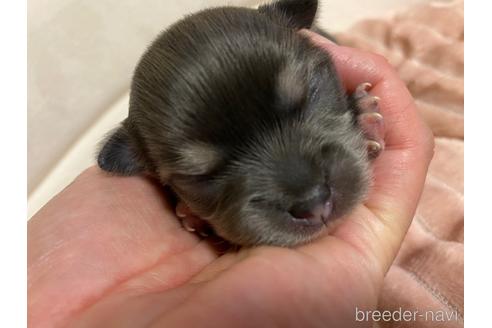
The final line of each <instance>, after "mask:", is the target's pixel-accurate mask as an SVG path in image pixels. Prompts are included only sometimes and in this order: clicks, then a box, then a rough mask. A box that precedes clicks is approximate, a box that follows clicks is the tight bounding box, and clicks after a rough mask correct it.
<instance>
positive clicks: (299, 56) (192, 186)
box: [98, 0, 384, 246]
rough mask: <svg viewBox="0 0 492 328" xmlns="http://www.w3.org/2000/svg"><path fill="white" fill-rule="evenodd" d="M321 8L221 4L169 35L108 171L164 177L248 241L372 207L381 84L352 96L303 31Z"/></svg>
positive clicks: (304, 232) (138, 87)
mask: <svg viewBox="0 0 492 328" xmlns="http://www.w3.org/2000/svg"><path fill="white" fill-rule="evenodd" d="M317 5H318V4H317V1H313V0H306V1H296V0H280V1H277V2H275V3H272V4H269V5H264V6H262V7H260V8H259V9H258V10H254V9H246V8H234V7H228V8H214V9H209V10H204V11H202V12H199V13H197V14H194V15H191V16H189V17H187V18H185V19H183V20H181V21H179V22H178V23H176V24H174V25H173V26H171V27H170V28H169V29H168V30H166V31H164V32H163V33H162V34H161V35H160V36H159V37H158V38H157V39H156V40H155V41H154V43H153V44H152V45H151V46H150V47H149V48H148V50H147V51H146V53H145V54H144V55H143V57H142V58H141V60H140V63H139V64H138V66H137V68H136V70H135V74H134V77H133V82H132V86H131V93H130V109H129V115H128V118H127V119H125V120H124V121H123V122H122V124H121V126H120V127H119V128H118V129H117V130H116V131H114V132H113V134H112V135H111V136H110V137H109V138H108V139H107V140H106V141H105V143H104V145H103V147H102V149H101V151H100V153H99V156H98V164H99V166H100V167H101V168H102V169H103V170H106V171H109V172H113V173H117V174H121V175H134V174H139V173H144V172H146V173H149V174H151V175H152V176H154V177H156V178H158V179H159V180H160V181H161V182H162V183H163V184H165V185H168V186H170V187H171V188H172V189H173V191H174V192H175V193H176V194H177V195H178V197H179V199H180V201H181V202H184V203H185V204H186V206H187V208H188V209H189V210H188V211H189V212H190V213H188V214H187V215H189V216H197V217H200V218H202V219H203V220H205V221H206V222H207V223H208V224H209V225H210V226H211V227H212V228H213V230H214V231H215V232H216V233H217V234H218V235H219V236H221V237H223V238H224V239H226V240H228V241H230V242H232V243H234V244H239V245H248V246H251V245H259V244H269V245H280V246H292V245H296V244H299V243H305V242H307V241H309V240H311V239H313V238H314V237H316V236H317V235H319V234H320V232H322V231H323V227H324V226H325V225H326V224H327V223H328V222H330V221H332V220H335V219H336V218H338V217H340V216H342V215H344V214H346V213H348V212H349V211H350V210H351V209H352V208H353V207H354V206H355V205H356V204H358V203H359V202H360V201H361V200H362V199H363V197H364V195H365V193H366V191H367V189H368V185H369V183H370V173H369V160H370V157H375V156H377V154H378V153H379V152H380V151H381V150H382V149H383V147H384V143H383V141H382V140H383V138H382V132H381V131H382V129H381V127H382V117H381V115H380V114H379V113H377V111H378V110H377V98H376V97H371V96H370V95H369V94H368V93H367V90H368V89H369V88H370V85H369V84H367V83H366V84H361V86H360V87H359V88H358V89H357V90H356V91H355V92H354V94H353V95H351V96H347V95H346V93H345V91H344V90H343V88H342V85H341V83H340V80H339V78H338V76H337V73H336V71H335V68H334V66H333V64H332V62H331V60H330V58H329V56H328V55H327V54H326V52H325V51H323V50H321V49H318V48H317V47H315V46H314V45H313V44H312V43H311V42H310V41H309V40H308V39H307V38H306V37H304V36H303V35H301V34H300V33H298V30H299V29H302V28H310V27H311V26H312V24H313V21H314V18H315V15H316V11H317ZM368 147H369V148H368ZM189 228H191V229H194V228H193V227H189Z"/></svg>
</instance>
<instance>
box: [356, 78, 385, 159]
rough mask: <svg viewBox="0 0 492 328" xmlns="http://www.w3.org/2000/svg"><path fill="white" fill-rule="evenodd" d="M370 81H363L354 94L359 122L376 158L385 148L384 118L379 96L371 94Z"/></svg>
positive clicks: (370, 151) (371, 152) (370, 153)
mask: <svg viewBox="0 0 492 328" xmlns="http://www.w3.org/2000/svg"><path fill="white" fill-rule="evenodd" d="M371 87H372V85H371V84H370V83H367V82H366V83H362V84H359V86H358V87H357V88H356V90H355V92H354V93H353V95H352V98H353V100H354V102H355V107H356V111H357V113H356V115H357V122H358V124H359V126H360V128H361V129H362V131H363V132H364V135H365V137H366V139H367V152H368V154H369V157H370V158H371V159H374V158H376V157H378V156H379V154H381V152H382V151H383V150H384V146H385V144H384V132H385V130H384V118H383V115H381V113H380V112H379V97H377V96H371V95H370V94H369V93H368V91H369V90H370V89H371Z"/></svg>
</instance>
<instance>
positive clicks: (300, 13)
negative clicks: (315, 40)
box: [258, 0, 318, 29]
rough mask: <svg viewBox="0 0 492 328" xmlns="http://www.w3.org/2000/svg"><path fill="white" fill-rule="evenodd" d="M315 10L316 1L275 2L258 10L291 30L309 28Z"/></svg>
mask: <svg viewBox="0 0 492 328" xmlns="http://www.w3.org/2000/svg"><path fill="white" fill-rule="evenodd" d="M317 10H318V1H317V0H277V1H275V2H273V3H270V4H267V5H263V6H260V7H259V8H258V11H259V12H261V13H263V14H266V15H267V16H269V17H270V18H271V19H272V20H274V21H276V22H278V23H281V24H282V25H287V27H289V28H293V29H302V28H310V27H311V26H312V25H313V22H314V18H315V16H316V11H317Z"/></svg>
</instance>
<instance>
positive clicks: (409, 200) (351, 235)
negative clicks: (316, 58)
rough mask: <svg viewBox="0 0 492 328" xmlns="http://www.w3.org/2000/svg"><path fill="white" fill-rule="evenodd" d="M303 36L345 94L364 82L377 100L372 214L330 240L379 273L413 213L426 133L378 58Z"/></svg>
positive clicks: (427, 154) (428, 151) (351, 221)
mask: <svg viewBox="0 0 492 328" xmlns="http://www.w3.org/2000/svg"><path fill="white" fill-rule="evenodd" d="M303 33H304V34H305V35H307V36H308V37H309V38H310V39H311V40H312V42H313V43H314V44H315V45H316V46H318V47H320V48H322V49H324V50H326V51H327V52H328V53H330V55H331V57H332V59H333V62H334V63H335V66H336V69H337V71H338V73H339V74H340V76H341V79H342V81H343V83H344V85H345V87H346V88H347V89H348V90H354V89H355V87H356V86H357V85H358V84H360V83H363V82H370V83H371V84H372V86H373V88H372V90H371V93H372V94H374V95H376V96H378V97H379V98H380V110H381V113H382V115H383V116H384V119H385V122H386V137H385V143H386V150H385V151H384V152H383V153H382V154H381V156H380V157H379V158H378V159H377V160H376V161H375V162H374V167H373V169H374V186H373V188H372V190H371V193H370V195H369V198H368V200H367V201H366V203H365V204H366V205H367V207H368V208H369V209H370V210H371V211H372V212H373V213H375V214H376V215H371V212H368V211H363V210H361V211H358V212H356V213H355V214H353V215H350V217H349V218H347V219H346V220H345V221H344V222H343V224H340V226H339V227H338V228H337V230H336V232H335V235H336V236H338V237H340V238H342V239H344V240H346V241H349V242H350V243H351V244H352V245H354V246H356V247H357V248H358V249H359V250H361V251H362V252H364V253H365V254H366V255H368V256H370V257H371V258H372V259H373V260H375V261H377V263H379V264H380V266H381V269H382V270H383V271H384V272H385V271H386V270H387V269H388V268H389V265H390V264H391V263H392V261H393V259H394V257H395V256H396V253H397V251H398V249H399V247H400V245H401V242H402V240H403V237H404V235H405V233H406V231H407V229H408V226H409V224H410V222H411V219H412V217H413V215H414V213H415V209H416V206H417V203H418V199H419V198H420V194H421V192H422V188H423V184H424V181H425V176H426V173H427V168H428V165H429V162H430V160H431V158H432V152H433V137H432V134H431V132H430V130H429V128H428V127H427V126H426V125H425V124H424V122H423V120H422V119H421V117H420V115H419V114H418V112H417V110H416V107H415V104H414V102H413V98H412V97H411V95H410V93H409V92H408V90H407V88H406V86H405V85H404V83H403V82H402V81H401V80H400V78H399V77H398V75H397V73H396V72H395V70H394V69H393V68H392V67H391V66H390V65H389V63H388V62H387V61H386V60H385V59H384V58H383V57H381V56H378V55H374V54H371V53H368V52H365V51H362V50H357V49H352V48H348V47H343V46H338V45H335V44H333V43H332V42H330V41H327V40H326V39H325V38H323V37H321V36H319V35H317V34H314V33H312V32H306V31H303Z"/></svg>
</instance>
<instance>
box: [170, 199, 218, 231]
mask: <svg viewBox="0 0 492 328" xmlns="http://www.w3.org/2000/svg"><path fill="white" fill-rule="evenodd" d="M176 216H177V217H178V218H179V219H180V220H181V225H182V226H183V228H185V230H186V231H189V232H193V233H196V234H198V235H200V236H201V237H204V238H205V237H208V236H210V235H212V234H213V231H212V228H211V227H210V225H209V224H208V223H207V222H206V221H205V220H203V219H201V218H200V217H198V216H196V215H195V214H193V212H192V211H191V210H190V208H189V207H188V206H187V205H186V204H185V203H183V202H182V201H178V204H177V205H176Z"/></svg>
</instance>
